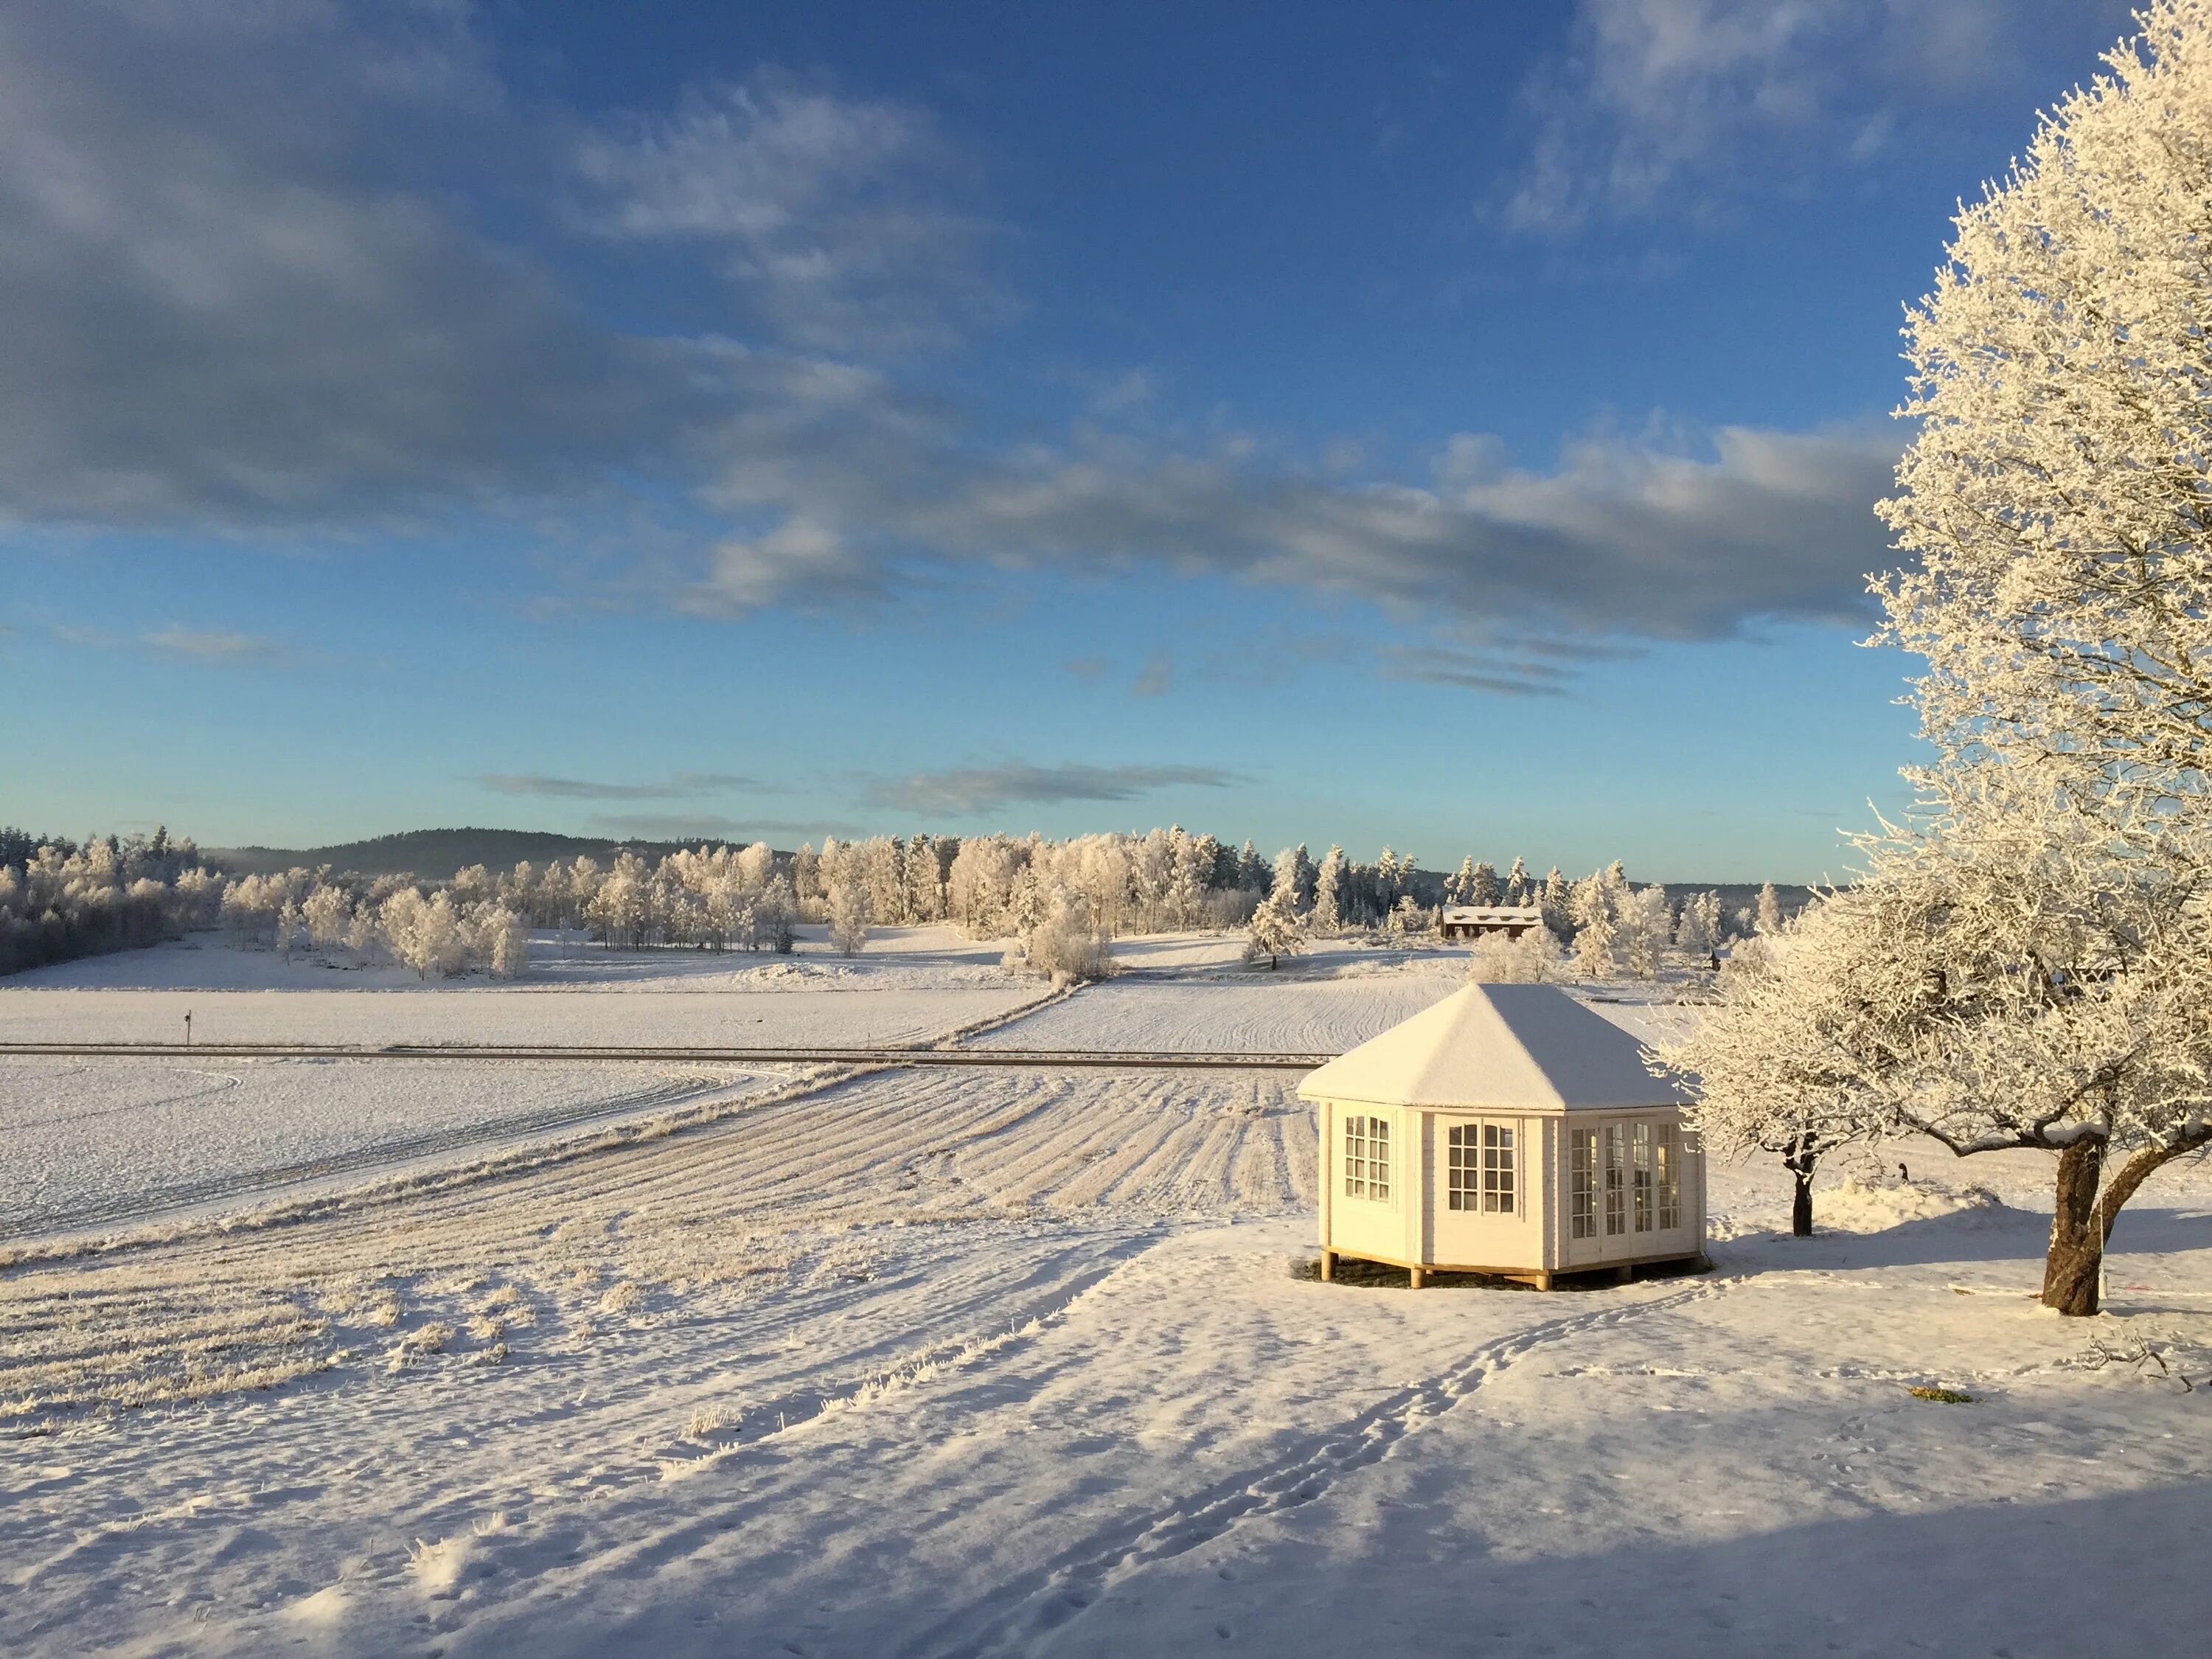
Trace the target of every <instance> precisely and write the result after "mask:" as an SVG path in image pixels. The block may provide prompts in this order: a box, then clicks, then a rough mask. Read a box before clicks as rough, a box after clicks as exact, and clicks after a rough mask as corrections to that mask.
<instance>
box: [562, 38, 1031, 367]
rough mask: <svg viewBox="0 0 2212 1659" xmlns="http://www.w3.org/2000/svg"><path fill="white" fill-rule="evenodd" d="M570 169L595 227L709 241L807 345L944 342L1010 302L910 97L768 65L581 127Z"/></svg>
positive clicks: (954, 172)
mask: <svg viewBox="0 0 2212 1659" xmlns="http://www.w3.org/2000/svg"><path fill="white" fill-rule="evenodd" d="M576 165H577V169H578V172H579V173H580V174H581V176H582V177H583V179H585V180H586V183H587V184H588V185H590V186H591V187H592V189H593V191H595V192H596V199H595V201H594V203H593V204H592V207H590V208H589V209H587V210H586V222H587V223H589V224H590V225H591V227H592V228H594V229H596V230H597V231H598V232H599V234H603V235H605V236H609V237H613V238H618V239H623V240H670V239H676V240H694V241H698V242H702V243H705V244H708V245H709V246H713V247H714V248H716V249H718V250H720V261H721V269H722V271H723V274H724V275H725V276H727V277H728V278H729V279H730V281H731V282H732V283H733V284H734V285H736V287H737V288H738V290H739V291H740V292H741V293H743V294H744V295H746V296H747V297H748V298H749V299H750V301H752V302H753V303H754V304H755V305H756V306H757V308H758V309H759V311H760V313H761V314H762V315H763V317H764V319H766V320H767V321H768V322H769V324H770V325H772V326H774V327H775V329H776V330H777V331H778V332H779V333H781V335H782V336H783V337H785V338H787V339H789V340H792V341H794V342H796V343H800V344H803V345H806V346H810V347H815V348H824V349H836V350H850V349H854V348H856V347H857V348H865V349H875V350H884V349H905V348H909V347H913V346H918V345H939V344H944V343H949V342H950V341H951V340H953V339H955V338H957V337H958V334H959V332H960V329H961V325H963V323H965V322H972V321H975V320H977V319H981V318H985V317H988V316H991V315H994V314H996V313H999V312H1000V311H1001V310H1003V308H1004V306H1005V300H1004V296H1003V295H1000V294H999V293H998V292H997V291H996V290H995V289H993V288H992V287H991V286H990V285H989V284H988V283H985V282H984V281H983V279H982V277H981V274H980V270H979V266H978V262H977V261H978V255H979V252H980V250H981V245H982V243H983V242H984V241H985V240H987V237H988V234H989V233H988V228H987V224H986V222H984V221H983V220H982V219H981V217H980V216H977V215H975V214H974V213H972V212H966V211H963V210H960V209H959V208H958V207H957V206H956V205H955V204H954V202H953V200H952V197H953V196H954V195H955V194H956V193H957V188H958V186H959V185H960V183H961V174H962V172H963V167H962V164H961V161H960V159H959V157H958V155H957V153H956V152H955V151H954V150H953V149H952V148H951V146H950V145H948V144H947V143H945V141H944V140H943V139H942V138H941V137H939V133H938V131H937V128H936V124H935V122H934V121H933V119H932V118H931V117H930V115H929V112H927V110H924V109H922V108H920V107H919V106H914V105H911V104H905V103H898V102H893V101H890V100H880V99H875V100H871V99H860V98H847V97H841V96H838V95H836V94H833V93H831V92H829V91H827V90H825V89H823V88H818V87H810V86H807V85H805V84H802V83H801V82H799V81H798V80H796V79H794V78H793V77H792V76H788V75H784V74H781V73H777V72H774V71H763V72H762V73H760V74H757V75H756V76H753V77H752V78H751V79H750V80H749V81H747V82H744V83H742V84H738V85H724V86H720V87H718V88H714V90H713V91H711V92H706V93H698V94H693V95H692V96H690V97H689V98H688V99H686V100H684V104H683V105H682V106H681V107H679V108H678V110H677V111H676V112H674V113H673V114H671V115H669V116H665V117H661V118H643V119H634V120H631V121H629V122H627V123H625V124H623V125H620V126H611V127H608V128H605V129H603V130H601V131H596V132H594V133H592V134H590V135H589V136H587V137H586V138H585V139H584V140H583V141H582V142H581V143H580V144H579V146H578V148H577V152H576Z"/></svg>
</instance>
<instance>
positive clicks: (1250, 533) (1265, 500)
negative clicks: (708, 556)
mask: <svg viewBox="0 0 2212 1659" xmlns="http://www.w3.org/2000/svg"><path fill="white" fill-rule="evenodd" d="M1898 447H1899V438H1898V436H1897V435H1896V434H1895V433H1893V432H1892V431H1889V430H1886V429H1881V428H1850V429H1842V430H1834V431H1821V432H1811V433H1787V432H1774V431H1767V430H1762V429H1758V428H1741V427H1731V428H1721V429H1720V430H1718V431H1717V432H1714V433H1712V434H1711V435H1709V437H1708V438H1707V439H1706V441H1705V442H1704V443H1702V444H1695V445H1693V444H1690V443H1686V442H1685V441H1681V440H1680V439H1679V438H1678V437H1673V436H1668V437H1662V438H1630V437H1624V436H1619V435H1598V436H1592V437H1587V438H1584V439H1582V440H1579V441H1576V442H1574V443H1572V444H1571V445H1569V446H1568V447H1567V448H1566V450H1565V453H1564V454H1563V455H1562V456H1561V458H1560V460H1559V464H1558V465H1556V466H1554V467H1553V468H1551V469H1548V470H1535V469H1529V468H1522V467H1515V466H1511V465H1507V464H1505V462H1504V458H1503V452H1502V449H1501V447H1499V446H1498V444H1497V443H1496V442H1495V441H1494V440H1488V439H1484V438H1480V437H1474V436H1462V437H1456V438H1454V439H1451V440H1450V441H1448V442H1447V443H1446V444H1444V445H1443V446H1442V447H1441V448H1440V450H1439V452H1438V453H1437V457H1436V458H1435V461H1434V464H1433V465H1432V466H1431V469H1430V471H1431V482H1430V483H1428V484H1426V485H1414V484H1410V483H1389V482H1373V483H1364V484H1362V483H1347V482H1344V481H1341V480H1339V479H1336V478H1334V477H1329V476H1328V475H1327V474H1326V472H1325V471H1320V470H1315V469H1304V468H1299V467H1297V466H1295V465H1291V464H1289V463H1287V462H1285V461H1282V460H1280V459H1273V458H1270V457H1267V456H1266V455H1264V454H1261V453H1255V452H1254V449H1253V447H1252V446H1250V445H1249V444H1225V445H1224V446H1222V447H1220V448H1218V449H1216V450H1213V451H1211V452H1207V453H1187V452H1182V451H1175V450H1170V449H1164V448H1161V447H1156V446H1152V445H1149V444H1142V443H1137V442H1133V441H1110V440H1107V439H1104V438H1101V437H1097V436H1095V435H1093V436H1091V437H1089V438H1086V439H1082V440H1079V441H1078V442H1077V443H1076V444H1075V445H1073V446H1072V447H1049V446H1042V445H1039V446H1033V447H1027V448H1024V449H1022V450H1018V451H1014V452H998V453H989V452H983V453H978V452H977V451H976V450H975V449H974V448H973V447H970V446H969V445H967V444H965V443H963V442H962V441H960V431H959V428H957V426H955V425H953V424H951V422H948V421H945V420H943V419H941V418H933V417H932V416H930V415H929V414H927V412H926V411H922V410H917V409H915V408H914V407H911V406H908V405H906V404H902V402H901V400H900V399H899V398H897V396H896V394H895V393H894V392H892V391H891V390H890V388H889V387H887V386H882V385H874V386H867V387H865V388H863V387H860V386H853V387H849V388H848V389H847V392H846V393H845V395H844V396H842V398H840V399H839V400H837V401H836V404H835V407H834V409H832V407H831V406H830V405H829V404H825V403H813V404H807V405H806V406H805V408H804V409H803V410H800V411H799V413H797V414H796V415H790V414H789V413H788V411H787V418H785V419H781V420H779V419H778V418H777V417H775V416H773V415H771V414H769V413H765V412H763V410H760V409H758V408H757V409H756V410H754V412H753V413H752V414H750V416H748V417H746V421H745V423H744V448H743V450H742V452H741V453H739V454H738V456H737V457H736V458H735V459H733V460H732V464H731V465H730V467H729V469H728V471H726V474H725V475H724V477H725V478H726V481H727V483H726V488H725V489H724V490H723V491H722V495H723V499H724V500H725V501H726V505H727V506H728V507H729V508H730V509H731V510H732V511H734V512H739V513H764V514H767V515H769V516H770V517H771V519H772V520H776V522H777V523H778V527H777V528H775V529H772V530H769V531H768V532H765V533H763V534H762V535H760V536H758V537H754V538H744V539H742V540H739V541H736V542H733V543H732V544H726V545H725V546H724V547H722V548H720V550H717V552H716V553H715V555H714V558H713V560H712V561H711V562H710V565H709V568H708V571H707V572H706V574H705V577H704V580H702V583H701V584H700V585H699V586H698V587H697V588H696V590H694V592H692V594H691V596H690V602H691V603H693V604H694V605H697V606H698V607H700V608H702V609H707V610H715V609H727V610H732V611H742V610H746V609H753V608H758V607H762V606H767V605H783V604H799V605H818V604H835V603H838V602H841V601H849V600H854V599H883V598H884V597H886V596H890V595H894V594H896V593H898V592H901V591H902V590H904V589H906V588H908V587H910V586H913V585H914V584H916V583H941V582H945V581H947V580H957V577H958V574H959V573H960V572H961V571H962V570H963V569H975V568H981V569H1020V568H1039V567H1054V568H1066V569H1069V570H1072V571H1075V572H1079V573H1083V574H1103V573H1106V572H1110V571H1113V570H1115V569H1121V568H1132V567H1139V566H1149V567H1152V568H1157V569H1161V570H1164V571H1168V572H1170V573H1177V574H1215V575H1227V576H1231V577H1237V578H1241V579H1243V580H1251V581H1255V582H1261V583H1266V584H1269V585H1273V586H1289V587H1296V588H1302V589H1304V590H1307V591H1309V592H1330V593H1345V594H1349V595H1352V596H1353V597H1356V598H1358V599H1365V600H1368V601H1370V602H1373V603H1375V604H1377V605H1383V606H1384V607H1386V608H1388V609H1390V610H1392V611H1395V613H1396V614H1397V615H1399V616H1400V617H1401V618H1402V619H1405V620H1409V621H1412V622H1414V623H1426V624H1429V625H1431V626H1434V627H1436V628H1438V629H1445V630H1463V629H1468V628H1475V629H1480V630H1482V632H1483V634H1484V636H1485V638H1486V639H1488V638H1492V637H1494V636H1495V635H1497V634H1498V632H1499V631H1500V630H1504V632H1506V633H1509V634H1513V635H1541V636H1545V637H1554V636H1567V635H1585V636H1596V637H1600V638H1604V637H1610V636H1614V635H1619V636H1621V637H1623V638H1626V639H1640V640H1650V639H1655V638H1657V639H1687V638H1714V637H1720V636H1724V635H1730V634H1733V633H1735V632H1737V631H1739V630H1740V629H1742V628H1743V627H1745V626H1747V624H1750V623H1754V622H1756V621H1758V620H1760V619H1765V618H1774V619H1790V620H1800V621H1802V620H1812V621H1820V622H1830V623H1856V622H1857V621H1858V620H1859V619H1860V618H1862V617H1863V616H1864V614H1865V611H1864V594H1863V586H1864V584H1863V578H1864V576H1865V574H1867V573H1868V572H1869V571H1872V570H1875V569H1877V568H1881V566H1882V565H1884V564H1885V563H1887V549H1886V544H1885V542H1884V538H1883V536H1882V533H1881V527H1880V526H1879V525H1878V523H1877V522H1876V521H1875V518H1874V515H1873V512H1872V507H1873V503H1874V502H1875V500H1877V499H1878V498H1879V497H1880V496H1881V495H1882V494H1883V493H1884V492H1885V490H1886V489H1887V487H1888V485H1889V483H1890V470H1891V467H1892V465H1893V462H1894V460H1895V457H1896V453H1897V450H1898Z"/></svg>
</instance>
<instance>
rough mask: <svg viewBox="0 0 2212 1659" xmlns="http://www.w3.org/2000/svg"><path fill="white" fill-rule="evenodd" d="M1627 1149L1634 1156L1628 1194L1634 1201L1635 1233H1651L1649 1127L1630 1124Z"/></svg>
mask: <svg viewBox="0 0 2212 1659" xmlns="http://www.w3.org/2000/svg"><path fill="white" fill-rule="evenodd" d="M1628 1137H1629V1148H1630V1151H1631V1152H1632V1153H1633V1154H1634V1162H1633V1163H1632V1165H1631V1166H1630V1170H1629V1175H1630V1177H1631V1181H1632V1184H1631V1186H1630V1188H1629V1190H1630V1193H1631V1194H1632V1196H1633V1197H1634V1199H1635V1200H1636V1231H1638V1232H1639V1233H1648V1232H1650V1231H1651V1197H1652V1194H1651V1126H1650V1124H1649V1123H1632V1124H1630V1125H1629V1127H1628Z"/></svg>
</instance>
